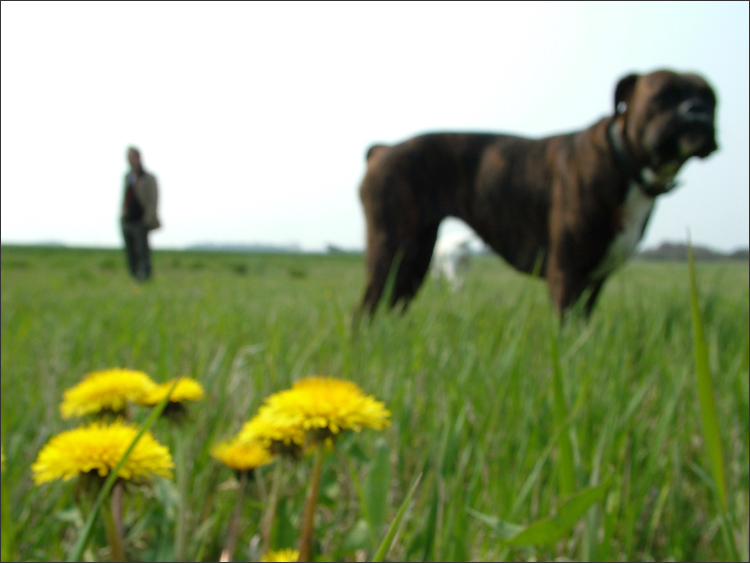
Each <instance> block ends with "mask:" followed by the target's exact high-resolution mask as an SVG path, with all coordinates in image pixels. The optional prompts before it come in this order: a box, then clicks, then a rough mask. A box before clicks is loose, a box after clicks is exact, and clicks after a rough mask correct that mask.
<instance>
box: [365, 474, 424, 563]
mask: <svg viewBox="0 0 750 563" xmlns="http://www.w3.org/2000/svg"><path fill="white" fill-rule="evenodd" d="M421 479H422V474H421V473H420V474H419V475H417V478H416V479H415V480H414V484H413V485H412V486H411V489H409V493H408V494H407V495H406V498H405V499H404V502H402V503H401V508H399V509H398V513H397V514H396V517H395V518H394V519H393V522H391V527H390V528H388V533H387V534H386V535H385V537H384V538H383V541H382V542H381V544H380V547H378V550H377V551H376V552H375V555H374V556H373V558H372V560H373V563H378V562H379V561H384V560H385V556H386V555H387V554H388V550H389V549H390V548H391V544H392V543H393V538H394V537H396V532H398V529H399V525H400V524H401V520H402V519H403V518H404V514H406V509H407V508H409V504H410V503H411V499H412V497H413V496H414V492H415V491H416V490H417V485H419V481H420V480H421Z"/></svg>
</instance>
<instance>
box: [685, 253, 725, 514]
mask: <svg viewBox="0 0 750 563" xmlns="http://www.w3.org/2000/svg"><path fill="white" fill-rule="evenodd" d="M688 264H689V269H690V305H691V308H692V313H693V336H694V343H693V348H694V351H695V368H696V375H697V378H698V402H699V404H700V409H701V420H702V421H703V438H704V440H705V441H706V448H707V450H708V457H709V460H710V462H711V472H712V474H713V478H714V482H715V484H716V490H717V492H718V495H719V502H720V503H721V507H722V510H723V511H724V512H727V508H728V506H727V485H726V477H725V471H724V452H723V450H722V446H721V433H720V432H719V417H718V415H717V413H716V399H715V398H714V386H713V381H712V379H711V369H710V368H709V365H708V346H707V345H706V337H705V335H704V333H703V318H702V316H701V312H700V307H699V305H698V289H697V287H696V282H695V261H694V258H693V246H692V244H690V245H689V246H688Z"/></svg>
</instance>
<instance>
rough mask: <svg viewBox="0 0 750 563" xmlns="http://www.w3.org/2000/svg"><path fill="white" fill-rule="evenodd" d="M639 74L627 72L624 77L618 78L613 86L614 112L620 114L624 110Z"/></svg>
mask: <svg viewBox="0 0 750 563" xmlns="http://www.w3.org/2000/svg"><path fill="white" fill-rule="evenodd" d="M640 76H641V75H640V74H635V73H633V74H628V75H627V76H626V77H624V78H622V79H620V81H619V82H618V83H617V88H615V113H616V114H620V113H623V112H624V111H625V109H626V108H627V107H628V102H629V101H630V96H632V95H633V90H634V89H635V83H636V81H637V80H638V78H640Z"/></svg>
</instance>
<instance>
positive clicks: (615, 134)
mask: <svg viewBox="0 0 750 563" xmlns="http://www.w3.org/2000/svg"><path fill="white" fill-rule="evenodd" d="M615 122H616V120H615V118H612V121H611V122H610V123H609V126H608V127H607V137H608V138H609V144H610V145H611V147H612V152H613V153H614V155H615V159H617V163H618V164H619V165H620V167H621V168H622V169H623V171H624V172H625V173H626V174H627V175H628V177H629V178H630V179H631V180H632V181H633V182H635V183H636V184H637V185H638V187H639V188H640V189H641V191H642V192H643V193H644V194H646V195H647V196H649V197H656V196H657V195H661V194H664V193H667V192H669V191H671V190H673V189H674V188H675V187H676V186H677V182H675V181H674V180H670V181H669V182H667V183H666V184H659V183H655V182H649V181H647V180H645V179H644V178H643V172H642V171H641V170H639V169H638V168H636V167H635V165H634V164H633V162H632V161H631V159H630V157H629V156H628V151H627V148H626V147H625V141H623V139H622V137H621V136H620V132H619V131H618V130H617V127H616V126H615Z"/></svg>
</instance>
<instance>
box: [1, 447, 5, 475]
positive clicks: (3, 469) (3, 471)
mask: <svg viewBox="0 0 750 563" xmlns="http://www.w3.org/2000/svg"><path fill="white" fill-rule="evenodd" d="M0 472H2V473H5V450H3V449H2V448H0Z"/></svg>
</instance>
